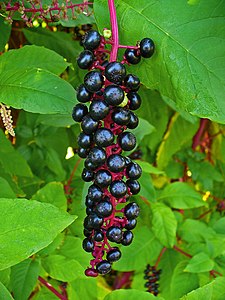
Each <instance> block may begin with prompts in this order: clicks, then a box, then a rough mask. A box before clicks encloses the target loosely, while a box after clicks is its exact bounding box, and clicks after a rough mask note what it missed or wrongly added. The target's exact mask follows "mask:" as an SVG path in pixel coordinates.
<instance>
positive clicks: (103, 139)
mask: <svg viewBox="0 0 225 300" xmlns="http://www.w3.org/2000/svg"><path fill="white" fill-rule="evenodd" d="M94 141H95V143H96V144H97V145H98V146H99V147H107V146H110V145H112V143H113V141H114V134H113V133H112V131H111V130H110V129H107V128H104V127H102V128H99V129H97V130H96V132H95V134H94Z"/></svg>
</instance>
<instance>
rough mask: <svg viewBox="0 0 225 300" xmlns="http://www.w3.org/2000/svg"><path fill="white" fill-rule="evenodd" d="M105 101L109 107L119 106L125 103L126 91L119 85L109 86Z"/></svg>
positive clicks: (105, 93) (106, 90) (106, 89)
mask: <svg viewBox="0 0 225 300" xmlns="http://www.w3.org/2000/svg"><path fill="white" fill-rule="evenodd" d="M103 95H104V99H105V101H106V102H107V103H108V104H109V105H113V106H115V105H119V104H121V103H122V102H123V99H124V91H123V90H122V88H121V87H119V86H118V85H114V84H112V85H108V86H107V87H106V88H105V90H104V93H103Z"/></svg>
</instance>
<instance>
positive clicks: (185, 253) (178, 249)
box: [173, 246, 192, 258]
mask: <svg viewBox="0 0 225 300" xmlns="http://www.w3.org/2000/svg"><path fill="white" fill-rule="evenodd" d="M173 249H174V250H176V251H177V252H180V253H181V254H183V255H185V256H187V257H189V258H192V255H191V254H189V253H187V252H185V251H183V250H182V249H180V248H179V247H177V246H173Z"/></svg>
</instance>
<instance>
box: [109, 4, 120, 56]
mask: <svg viewBox="0 0 225 300" xmlns="http://www.w3.org/2000/svg"><path fill="white" fill-rule="evenodd" d="M108 7H109V13H110V22H111V30H112V41H113V43H112V49H111V54H110V62H112V61H116V60H117V53H118V48H119V33H118V24H117V17H116V7H115V3H114V0H108Z"/></svg>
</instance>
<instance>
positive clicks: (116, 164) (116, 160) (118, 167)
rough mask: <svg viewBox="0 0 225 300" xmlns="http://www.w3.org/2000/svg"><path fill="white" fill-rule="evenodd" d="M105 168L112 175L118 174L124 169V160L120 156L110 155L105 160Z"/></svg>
mask: <svg viewBox="0 0 225 300" xmlns="http://www.w3.org/2000/svg"><path fill="white" fill-rule="evenodd" d="M107 166H108V168H109V170H110V171H111V172H113V173H119V172H121V171H123V169H124V168H125V160H124V158H123V156H122V155H119V154H112V155H110V156H109V157H108V159H107Z"/></svg>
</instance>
